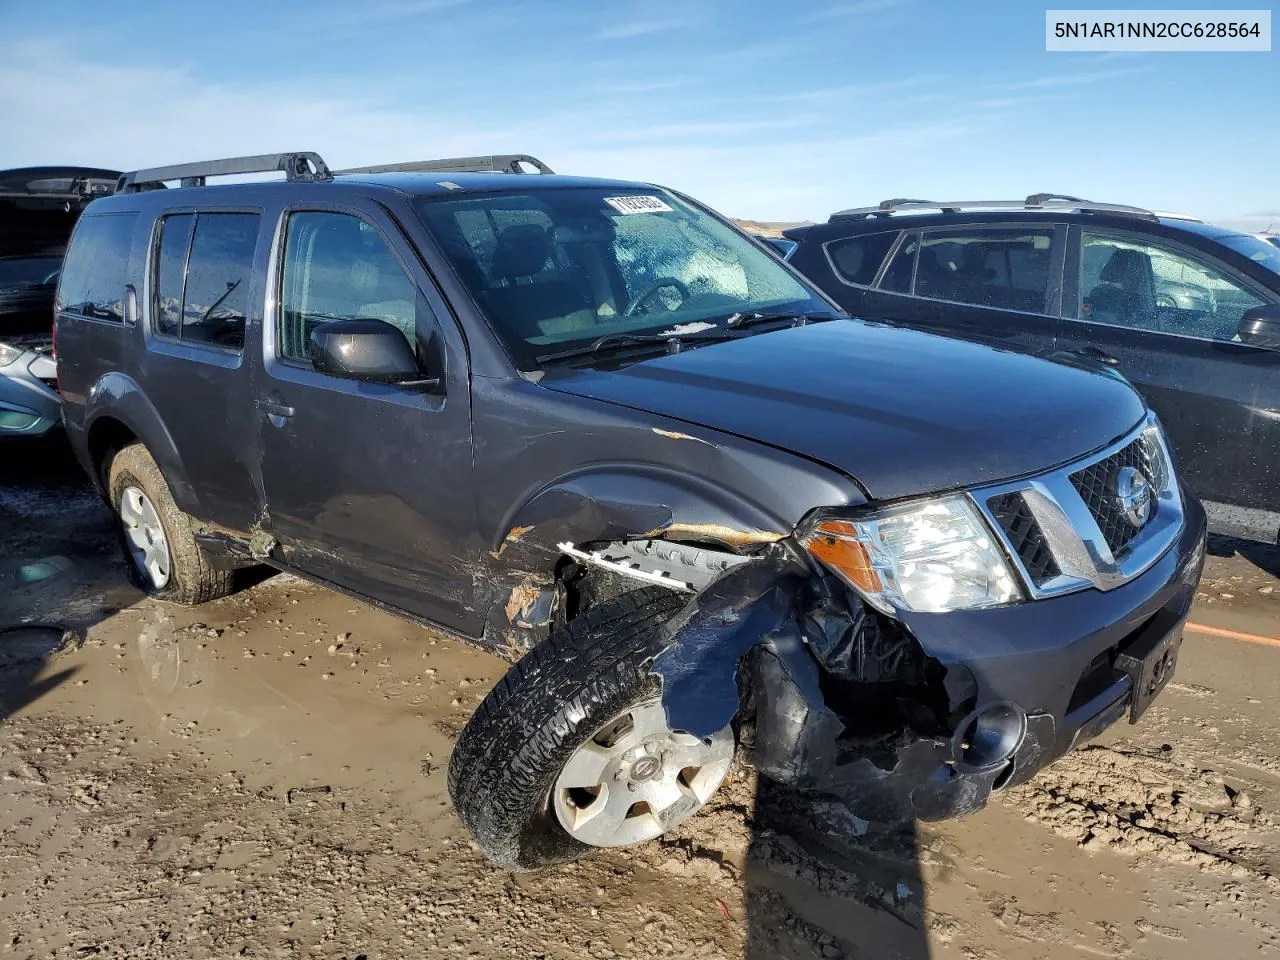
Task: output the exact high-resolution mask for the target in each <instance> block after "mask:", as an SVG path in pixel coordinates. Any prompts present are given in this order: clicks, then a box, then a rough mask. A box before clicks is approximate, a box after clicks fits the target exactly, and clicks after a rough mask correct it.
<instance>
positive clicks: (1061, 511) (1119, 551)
mask: <svg viewBox="0 0 1280 960" xmlns="http://www.w3.org/2000/svg"><path fill="white" fill-rule="evenodd" d="M1125 467H1132V468H1134V470H1136V471H1138V472H1139V473H1141V474H1143V475H1144V476H1145V477H1146V479H1147V481H1148V482H1149V484H1150V486H1151V488H1152V500H1151V509H1150V511H1149V513H1148V516H1147V517H1146V519H1145V521H1144V522H1143V523H1142V524H1141V525H1140V526H1134V524H1133V523H1131V522H1130V521H1129V519H1128V518H1127V516H1126V515H1125V511H1124V509H1123V508H1122V506H1121V504H1120V490H1119V489H1118V488H1117V487H1118V486H1119V484H1118V483H1117V481H1118V479H1119V478H1118V476H1117V474H1118V472H1119V471H1121V470H1123V469H1124V468H1125ZM971 496H972V497H973V500H974V502H975V503H976V504H977V506H978V507H979V509H980V510H981V511H982V512H983V514H984V515H985V516H986V519H987V521H988V523H989V524H990V526H991V529H992V532H993V533H994V534H995V535H996V537H997V539H999V540H1000V541H1001V543H1002V544H1003V546H1004V548H1005V550H1006V551H1007V553H1008V555H1009V557H1010V559H1011V560H1012V561H1013V565H1014V567H1015V569H1016V570H1017V572H1018V575H1019V576H1020V577H1021V579H1022V581H1023V586H1024V587H1025V588H1026V590H1027V593H1028V594H1029V595H1030V596H1031V597H1033V598H1037V599H1039V598H1044V597H1052V596H1058V595H1060V594H1063V593H1070V592H1072V591H1075V590H1083V589H1086V588H1089V587H1093V588H1096V589H1098V590H1113V589H1115V588H1116V587H1118V586H1121V585H1122V584H1124V583H1126V582H1128V581H1129V580H1132V579H1133V578H1134V577H1136V576H1138V575H1139V574H1141V573H1143V572H1144V571H1146V570H1147V569H1149V568H1150V567H1151V565H1152V564H1154V563H1155V562H1156V561H1157V560H1159V559H1160V558H1161V557H1162V556H1164V554H1165V552H1166V551H1167V550H1168V548H1169V546H1170V545H1171V544H1172V543H1173V542H1174V540H1175V539H1176V538H1177V536H1178V534H1179V533H1180V532H1181V531H1182V527H1183V521H1184V518H1183V506H1182V494H1181V492H1180V491H1179V489H1178V483H1177V478H1176V477H1175V476H1174V472H1173V463H1172V460H1171V459H1170V458H1169V449H1168V446H1167V444H1166V443H1165V440H1164V435H1163V434H1162V433H1161V431H1160V426H1159V423H1158V421H1157V420H1156V418H1155V416H1154V414H1152V415H1149V416H1148V417H1147V418H1146V419H1145V420H1144V421H1143V422H1142V423H1140V424H1139V425H1138V426H1137V427H1136V428H1135V429H1134V430H1133V432H1132V433H1130V434H1129V435H1128V436H1127V437H1125V438H1123V439H1122V440H1119V441H1117V442H1116V443H1114V444H1112V445H1111V446H1110V447H1108V448H1106V449H1104V450H1101V451H1099V452H1098V453H1096V454H1094V455H1093V456H1091V457H1088V458H1084V459H1082V460H1079V461H1076V462H1074V463H1069V464H1067V465H1065V466H1063V467H1059V468H1058V469H1056V470H1051V471H1049V472H1047V473H1043V474H1040V475H1038V476H1034V477H1028V478H1025V479H1022V480H1014V481H1010V482H1008V483H1001V484H993V485H992V486H989V487H985V488H981V489H978V490H974V491H972V493H971ZM1122 525H1123V526H1122Z"/></svg>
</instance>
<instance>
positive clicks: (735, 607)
mask: <svg viewBox="0 0 1280 960" xmlns="http://www.w3.org/2000/svg"><path fill="white" fill-rule="evenodd" d="M807 573H808V571H807V570H806V569H805V568H804V567H803V566H801V565H800V564H798V563H797V562H796V561H794V560H793V559H791V558H790V557H788V556H786V555H783V554H779V555H774V556H770V557H766V558H761V559H758V560H754V561H752V562H750V563H744V564H740V565H738V566H736V567H734V568H733V569H731V570H729V571H728V572H727V573H725V574H724V575H723V576H721V577H719V578H718V579H716V580H715V581H714V582H713V583H712V584H711V585H710V586H709V587H707V588H706V589H705V590H704V591H703V592H702V593H700V594H698V595H697V596H695V597H694V598H693V599H692V600H690V601H689V603H688V604H686V605H685V607H684V608H683V609H681V610H680V612H679V613H677V614H676V615H675V616H674V617H673V618H671V619H670V620H669V621H667V623H666V624H664V626H663V631H664V633H665V634H666V637H667V639H668V645H667V648H666V649H665V650H664V651H663V652H662V653H661V654H659V655H658V656H657V657H655V658H654V660H653V662H652V664H651V665H650V670H651V672H653V673H655V674H657V675H658V676H659V677H660V678H661V680H662V705H663V707H664V708H665V710H666V714H667V724H668V726H670V727H671V729H673V730H684V731H687V732H688V733H691V734H693V735H694V736H696V737H709V736H711V735H712V734H713V733H715V732H716V731H718V730H721V729H723V728H724V727H725V726H726V725H727V724H729V723H730V722H731V721H732V720H733V718H734V717H735V716H736V715H737V714H738V711H739V708H740V706H741V698H740V693H739V687H738V672H739V666H740V664H741V663H742V662H743V658H744V657H746V656H747V654H748V653H749V652H750V651H751V650H752V649H753V648H755V647H757V646H761V645H763V646H764V647H765V648H766V649H769V650H772V651H774V652H775V654H776V655H777V656H779V657H780V658H781V659H782V660H784V661H785V662H786V663H788V664H793V665H795V666H796V667H797V669H798V670H799V672H801V673H802V674H803V673H807V674H808V675H809V676H808V677H807V678H806V680H807V681H808V682H806V683H805V687H806V690H807V693H808V696H809V697H811V698H812V702H813V703H814V704H815V705H817V706H819V707H820V709H823V710H826V711H827V712H830V710H829V708H827V707H826V705H825V702H824V701H823V698H822V691H821V690H820V689H818V684H817V679H818V672H817V666H816V664H815V662H814V660H813V657H812V656H811V655H810V654H809V652H808V651H807V650H806V649H805V645H804V640H803V638H802V636H801V633H800V627H799V625H798V622H797V618H796V598H797V596H798V594H799V591H800V590H801V589H802V587H803V586H804V583H805V579H806V577H807ZM834 716H835V715H834V714H832V717H833V718H834Z"/></svg>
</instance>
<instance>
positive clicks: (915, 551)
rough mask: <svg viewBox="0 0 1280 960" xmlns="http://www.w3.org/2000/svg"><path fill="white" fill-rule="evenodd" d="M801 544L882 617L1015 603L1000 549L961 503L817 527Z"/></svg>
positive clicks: (958, 499) (932, 503)
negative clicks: (907, 611)
mask: <svg viewBox="0 0 1280 960" xmlns="http://www.w3.org/2000/svg"><path fill="white" fill-rule="evenodd" d="M803 542H804V545H805V547H807V548H808V550H809V552H810V553H812V554H813V555H814V556H815V557H817V558H818V559H819V560H821V561H822V562H823V563H824V564H826V565H827V566H828V567H830V568H831V569H832V570H834V571H835V572H836V573H837V574H839V576H840V577H841V578H842V579H844V580H845V582H847V583H848V584H849V586H851V587H853V588H854V589H855V590H857V591H858V593H859V594H861V595H862V597H863V598H864V599H865V600H866V601H867V602H868V603H870V604H871V605H872V606H873V607H875V608H876V609H878V610H880V611H882V612H884V613H887V614H892V613H893V612H894V610H895V609H901V610H910V611H913V612H915V613H942V612H944V611H947V610H973V609H977V608H980V607H994V606H998V605H1000V604H1004V603H1013V602H1014V601H1017V600H1020V599H1022V592H1021V590H1020V589H1019V587H1018V585H1017V583H1016V581H1015V580H1014V576H1013V573H1012V571H1011V570H1010V569H1009V564H1008V562H1007V561H1006V560H1005V556H1004V553H1003V551H1002V550H1001V548H1000V545H999V544H998V543H997V542H996V539H995V537H994V536H992V534H991V532H990V531H989V530H988V529H987V525H986V524H985V523H984V522H983V520H982V518H981V517H980V516H979V515H978V512H977V510H975V509H974V507H973V505H972V504H971V503H970V502H969V500H968V498H967V497H964V496H950V497H943V498H941V499H938V500H929V501H925V502H922V503H914V504H911V505H909V506H902V507H891V508H888V509H885V510H880V511H874V512H870V513H866V514H863V515H860V516H857V517H851V518H848V519H830V520H824V521H822V522H820V523H818V524H817V525H816V526H815V527H814V528H813V530H812V531H811V532H810V533H808V534H806V535H805V537H804V541H803Z"/></svg>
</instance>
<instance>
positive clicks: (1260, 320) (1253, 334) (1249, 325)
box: [1237, 303, 1280, 350]
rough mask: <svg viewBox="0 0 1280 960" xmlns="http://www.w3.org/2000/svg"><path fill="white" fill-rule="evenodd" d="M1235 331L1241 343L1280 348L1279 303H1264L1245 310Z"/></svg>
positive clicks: (1274, 348) (1273, 348)
mask: <svg viewBox="0 0 1280 960" xmlns="http://www.w3.org/2000/svg"><path fill="white" fill-rule="evenodd" d="M1237 333H1239V335H1240V342H1241V343H1247V344H1249V345H1250V346H1253V347H1268V348H1270V349H1272V350H1280V303H1265V304H1263V305H1262V306H1260V307H1254V308H1253V309H1252V310H1246V311H1245V313H1244V316H1243V317H1241V318H1240V326H1239V327H1238V328H1237Z"/></svg>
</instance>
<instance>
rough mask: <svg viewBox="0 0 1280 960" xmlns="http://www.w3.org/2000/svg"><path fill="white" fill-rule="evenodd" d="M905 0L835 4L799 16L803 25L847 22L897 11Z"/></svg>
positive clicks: (869, 0) (860, 0)
mask: <svg viewBox="0 0 1280 960" xmlns="http://www.w3.org/2000/svg"><path fill="white" fill-rule="evenodd" d="M906 2H907V0H854V2H852V3H837V4H834V5H833V6H830V7H820V8H818V9H817V10H814V11H812V12H810V13H807V14H804V15H803V16H801V18H800V19H801V20H802V21H804V22H805V23H823V22H826V21H830V20H847V19H852V18H854V17H868V16H870V15H872V14H877V13H885V12H887V11H890V10H892V11H895V12H896V11H897V10H899V9H900V8H902V7H903V6H905V5H906Z"/></svg>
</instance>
